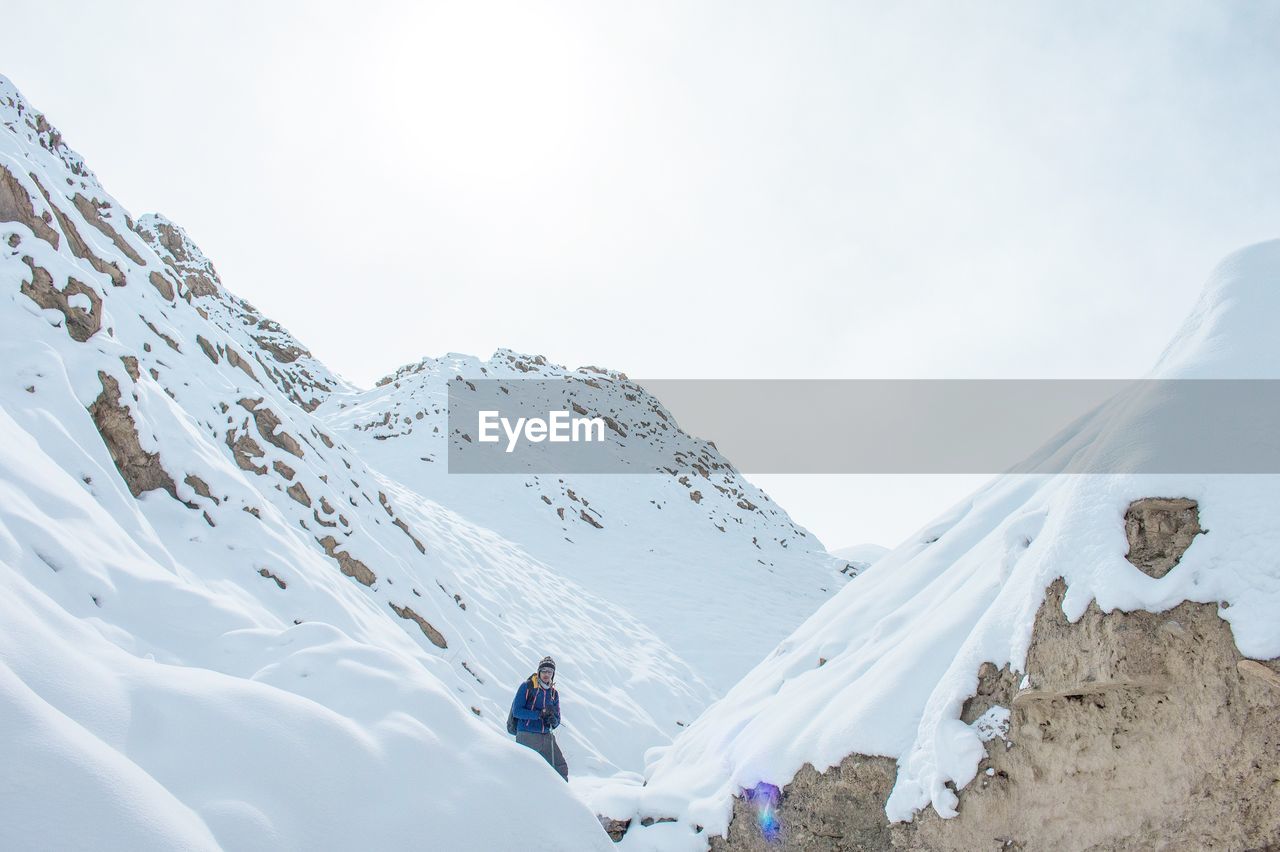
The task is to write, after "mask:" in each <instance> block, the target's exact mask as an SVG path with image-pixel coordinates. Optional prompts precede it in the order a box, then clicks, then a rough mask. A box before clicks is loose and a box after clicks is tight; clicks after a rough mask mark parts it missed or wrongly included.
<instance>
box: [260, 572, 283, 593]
mask: <svg viewBox="0 0 1280 852" xmlns="http://www.w3.org/2000/svg"><path fill="white" fill-rule="evenodd" d="M258 576H259V577H266V578H267V579H269V580H275V581H276V585H277V586H279V587H280V588H282V589H284V588H288V587H287V585H286V584H285V582H284V580H281V579H280V578H279V577H277V576H276V575H275V574H272V573H271V572H270V571H268V570H267V569H266V568H259V569H258Z"/></svg>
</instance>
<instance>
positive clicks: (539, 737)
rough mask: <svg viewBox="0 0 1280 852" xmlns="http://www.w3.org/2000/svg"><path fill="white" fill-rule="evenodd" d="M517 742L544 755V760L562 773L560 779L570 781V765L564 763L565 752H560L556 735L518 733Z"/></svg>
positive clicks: (528, 732)
mask: <svg viewBox="0 0 1280 852" xmlns="http://www.w3.org/2000/svg"><path fill="white" fill-rule="evenodd" d="M516 742H518V743H520V745H522V746H528V747H529V748H531V749H533V750H534V751H536V752H537V753H538V754H540V755H542V757H543V759H544V760H546V761H547V763H550V764H551V765H552V766H553V767H554V768H555V770H556V772H559V773H560V777H561V778H563V779H564V780H566V781H568V780H569V765H568V764H567V763H565V762H564V752H562V751H561V750H560V744H559V743H557V742H556V735H555V734H553V733H550V732H548V733H545V734H537V733H534V732H533V731H518V732H517V733H516Z"/></svg>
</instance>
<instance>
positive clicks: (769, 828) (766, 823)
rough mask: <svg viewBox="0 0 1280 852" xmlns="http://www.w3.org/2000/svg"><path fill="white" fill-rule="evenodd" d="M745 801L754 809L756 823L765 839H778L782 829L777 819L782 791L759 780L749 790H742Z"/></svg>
mask: <svg viewBox="0 0 1280 852" xmlns="http://www.w3.org/2000/svg"><path fill="white" fill-rule="evenodd" d="M744 792H745V793H746V797H747V801H748V802H749V803H750V804H751V806H752V807H753V808H755V811H756V824H757V825H759V826H760V833H761V834H762V835H764V839H765V840H769V841H773V840H777V839H778V835H779V833H780V832H781V831H782V823H781V822H780V821H779V819H778V804H779V802H781V801H782V791H781V790H779V789H778V788H777V787H775V786H773V785H772V784H766V783H765V782H763V781H761V782H760V783H759V784H757V785H756V786H755V787H753V788H752V789H750V790H746V791H744Z"/></svg>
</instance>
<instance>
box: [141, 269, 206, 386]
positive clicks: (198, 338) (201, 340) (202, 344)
mask: <svg viewBox="0 0 1280 852" xmlns="http://www.w3.org/2000/svg"><path fill="white" fill-rule="evenodd" d="M154 274H155V273H154V272H153V273H152V275H154ZM196 343H198V344H200V348H201V349H203V350H204V354H205V355H208V356H209V360H210V361H212V362H213V363H215V364H216V363H218V359H219V356H218V350H217V349H215V348H214V346H213V344H212V343H210V342H209V341H208V340H205V339H204V336H203V335H200V334H197V335H196Z"/></svg>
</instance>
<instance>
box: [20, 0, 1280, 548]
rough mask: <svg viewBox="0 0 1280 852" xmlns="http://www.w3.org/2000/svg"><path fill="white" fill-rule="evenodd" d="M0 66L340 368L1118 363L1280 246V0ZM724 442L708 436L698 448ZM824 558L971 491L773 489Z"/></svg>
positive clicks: (999, 369) (526, 18)
mask: <svg viewBox="0 0 1280 852" xmlns="http://www.w3.org/2000/svg"><path fill="white" fill-rule="evenodd" d="M0 19H2V21H3V27H0V57H2V61H0V73H4V74H6V75H8V76H9V77H10V78H11V79H12V80H13V81H14V82H15V83H16V84H17V85H18V87H19V88H20V89H21V90H22V91H23V92H24V93H25V94H26V96H27V97H28V98H29V99H30V100H31V101H32V103H34V104H35V105H36V107H37V108H39V109H41V110H43V111H45V112H46V113H47V114H48V115H49V116H50V119H51V120H52V122H53V123H54V124H56V125H57V126H58V127H59V128H60V129H61V130H62V131H63V133H64V135H65V137H66V139H67V140H68V142H69V143H70V144H71V145H72V146H73V147H75V148H76V149H77V150H79V151H80V152H81V153H82V154H84V156H85V158H86V160H87V162H88V164H89V166H90V167H91V168H93V169H94V170H95V171H96V172H97V173H98V175H99V177H100V178H101V179H102V181H103V183H104V184H105V186H106V187H107V189H108V190H109V191H110V192H112V193H113V194H114V195H115V196H116V197H117V198H119V199H120V201H121V202H122V203H123V204H124V205H125V206H126V207H127V208H128V209H129V210H131V211H132V212H133V213H134V214H141V213H144V212H147V211H151V210H157V211H160V212H162V213H164V214H165V215H167V216H169V217H170V218H172V219H174V220H175V221H177V222H179V223H181V224H182V225H183V226H184V227H186V229H187V230H188V231H189V232H190V233H191V235H192V236H193V238H194V239H195V240H196V241H197V242H198V243H199V244H200V245H201V247H202V248H203V249H204V250H205V252H206V253H207V254H208V255H209V256H210V257H211V258H212V259H213V261H214V263H215V264H216V266H217V267H218V270H219V272H220V273H221V274H222V277H223V280H224V282H225V283H226V284H227V285H228V287H230V288H231V289H232V290H233V291H235V292H236V293H238V294H239V295H241V296H243V297H245V298H247V299H249V300H250V301H251V302H253V303H254V304H255V305H257V306H258V307H259V308H260V309H262V310H263V311H264V312H266V313H267V314H268V315H270V316H272V317H273V318H275V319H277V320H278V321H280V322H281V323H282V324H284V325H285V326H286V327H288V328H289V329H290V330H291V331H293V332H294V333H295V334H296V335H297V336H298V337H300V338H301V339H302V340H303V341H304V342H305V343H306V344H307V345H308V346H310V348H311V349H312V351H313V352H314V353H315V354H316V355H317V356H319V357H320V358H321V359H323V360H324V361H325V362H326V363H328V364H329V365H330V366H331V367H332V368H334V369H335V370H336V371H338V372H339V373H341V374H343V375H345V376H346V377H348V378H349V379H351V380H352V381H354V382H356V383H358V384H361V385H369V384H372V383H373V381H375V380H376V379H377V378H378V377H379V376H382V375H384V374H386V373H389V372H391V371H392V370H393V369H394V368H395V367H397V366H398V365H400V364H402V363H405V362H409V361H414V360H417V359H418V358H420V357H421V356H423V355H439V354H443V353H445V352H448V351H456V352H468V353H473V354H478V355H481V356H487V355H488V354H490V353H491V352H492V351H493V349H495V348H496V347H499V346H507V347H511V348H513V349H518V350H523V351H526V352H531V353H540V354H544V355H546V356H547V357H548V358H550V359H551V360H553V361H557V362H560V363H564V364H568V365H569V366H577V365H580V364H599V365H604V366H609V367H613V368H616V369H621V370H624V371H626V372H627V373H628V374H630V375H631V376H633V377H635V378H639V379H644V378H646V377H649V378H676V377H689V378H729V377H732V378H786V377H791V376H800V377H821V378H835V377H859V378H885V377H921V378H923V377H930V378H940V377H966V378H997V377H1018V378H1026V377H1054V378H1085V377H1130V376H1135V375H1140V374H1141V373H1142V372H1144V371H1145V370H1146V369H1147V368H1148V367H1149V366H1150V365H1151V363H1152V362H1153V361H1154V359H1155V357H1156V356H1157V354H1158V353H1159V352H1160V350H1161V349H1162V348H1163V346H1164V344H1165V342H1166V341H1167V339H1168V338H1169V337H1170V335H1171V334H1172V332H1173V331H1174V330H1175V328H1176V327H1177V325H1178V323H1179V322H1180V321H1181V319H1182V317H1183V316H1184V315H1185V314H1186V312H1187V311H1188V310H1189V309H1190V307H1191V304H1192V302H1193V300H1194V298H1195V295H1196V293H1197V292H1198V291H1199V288H1200V285H1201V283H1202V282H1203V280H1204V278H1205V276H1206V274H1207V272H1208V271H1209V269H1210V268H1211V267H1212V266H1213V264H1214V263H1215V262H1216V261H1217V259H1218V258H1220V257H1221V256H1222V255H1223V254H1225V253H1226V252H1228V251H1231V250H1233V249H1235V248H1237V247H1239V246H1241V245H1244V244H1247V243H1250V242H1256V241H1258V240H1262V239H1268V238H1273V237H1276V236H1278V235H1280V192H1277V190H1278V189H1280V182H1278V178H1280V132H1278V131H1280V98H1277V97H1276V93H1277V92H1280V5H1276V4H1261V3H1259V4H1242V3H1239V4H1237V3H1221V2H1173V1H1172V0H1169V1H1162V2H1148V3H1139V2H1130V3H1123V4H1118V3H1114V2H1072V3H1032V2H1021V0H1019V2H988V3H966V4H956V3H944V2H937V3H924V2H912V3H884V2H868V3H853V2H801V3H781V2H777V3H752V2H645V3H628V2H603V1H602V0H595V2H582V3H564V2H548V3H540V2H527V0H526V2H512V3H488V2H465V3H464V2H457V3H451V4H441V3H409V2H405V3H390V2H364V3H359V4H355V3H349V2H346V3H320V2H313V3H302V2H288V3H286V2H274V3H265V2H260V0H258V2H219V3H206V4H197V3H184V2H174V0H165V2H132V3H114V4H86V3H82V2H53V0H40V2H30V0H17V2H14V0H9V2H8V3H6V4H5V7H4V10H3V11H0ZM707 437H714V436H707ZM757 479H758V480H759V481H760V482H761V484H762V485H764V487H765V488H766V489H767V490H769V491H770V493H772V494H773V495H774V496H775V498H776V499H778V501H779V502H780V503H782V505H784V506H785V507H787V508H788V509H790V510H791V511H792V514H793V515H794V516H795V517H796V518H797V520H799V521H800V522H802V523H804V524H806V525H808V526H809V527H810V528H811V529H814V530H815V531H816V532H818V534H819V535H820V537H821V538H822V539H823V540H824V541H825V542H826V543H827V544H829V545H831V546H840V545H846V544H852V543H856V542H860V541H863V540H875V541H879V542H881V543H884V544H893V543H896V542H897V540H898V539H900V538H902V537H903V536H904V535H906V534H907V533H909V532H911V531H912V530H914V529H915V528H916V527H918V526H920V525H921V524H923V523H925V522H926V521H928V520H929V518H930V516H931V515H932V514H934V513H935V512H937V511H938V510H941V509H944V508H946V506H947V505H949V504H950V503H951V502H952V501H953V500H954V499H956V498H958V497H960V496H962V495H963V493H965V492H967V491H968V490H969V489H970V488H971V487H972V486H973V485H974V484H975V483H976V482H977V481H978V480H976V479H973V478H965V479H942V478H935V477H924V478H921V477H914V478H902V479H895V480H886V479H883V478H875V479H872V478H849V477H772V476H771V477H758V478H757Z"/></svg>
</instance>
